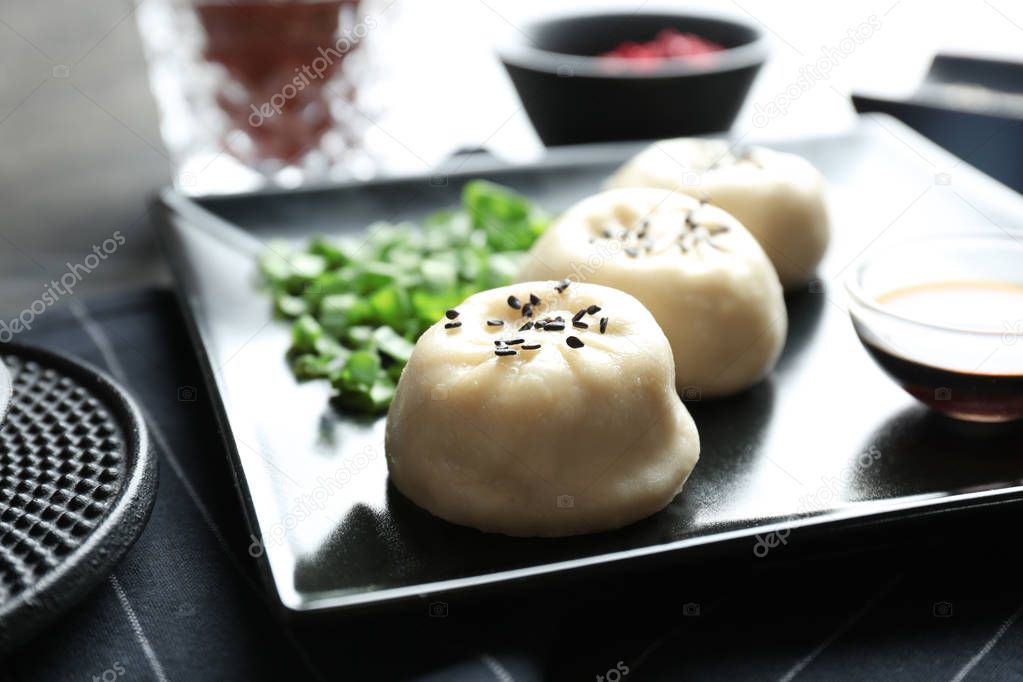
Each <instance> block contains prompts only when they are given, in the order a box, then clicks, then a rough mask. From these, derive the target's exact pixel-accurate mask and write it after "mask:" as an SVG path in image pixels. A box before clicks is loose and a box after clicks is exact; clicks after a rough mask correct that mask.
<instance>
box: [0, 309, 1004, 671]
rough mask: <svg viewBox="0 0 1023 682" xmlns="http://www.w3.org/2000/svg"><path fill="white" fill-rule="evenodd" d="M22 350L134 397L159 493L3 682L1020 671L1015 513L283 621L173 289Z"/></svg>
mask: <svg viewBox="0 0 1023 682" xmlns="http://www.w3.org/2000/svg"><path fill="white" fill-rule="evenodd" d="M20 340H21V341H24V342H30V343H35V344H39V345H42V346H45V347H48V348H53V349H57V350H60V351H63V352H66V353H71V354H73V355H75V356H77V357H79V358H82V359H84V360H86V361H87V362H90V363H92V364H93V365H95V366H97V367H99V368H101V369H103V370H105V371H106V372H108V373H110V374H111V375H112V376H114V377H116V378H117V379H118V380H119V381H121V382H122V383H123V384H124V385H125V386H126V387H127V388H128V389H129V391H131V392H132V393H133V394H134V395H135V397H136V398H137V399H138V401H139V403H140V404H141V405H142V407H143V410H144V412H145V413H146V417H147V420H148V422H149V424H150V426H151V429H152V432H153V436H154V441H155V444H156V447H157V449H158V457H159V462H160V486H159V491H158V494H157V501H156V505H155V508H154V511H153V515H152V518H151V520H150V522H149V526H148V527H147V529H146V530H145V532H144V533H143V535H142V537H141V539H140V540H139V541H138V543H137V544H136V545H135V546H134V547H133V548H132V549H131V550H129V552H128V554H127V556H126V558H125V559H124V561H123V562H122V563H121V564H120V565H119V566H118V568H117V569H116V570H115V571H114V573H113V574H112V575H111V576H110V577H109V578H108V579H107V580H106V581H105V582H103V583H101V586H100V587H99V588H97V589H96V590H95V591H93V592H92V593H91V594H90V595H89V596H88V597H87V598H86V599H85V600H84V601H83V602H82V603H80V604H79V605H78V606H77V607H75V608H74V609H73V610H71V611H70V612H69V613H68V614H67V616H66V617H64V618H62V619H61V620H60V622H58V623H57V624H55V625H54V626H52V627H51V628H49V629H48V630H46V631H45V632H44V633H42V634H41V635H39V636H38V637H36V638H35V639H34V640H32V641H30V642H29V643H28V644H26V645H25V646H24V647H23V648H21V649H20V650H18V651H16V652H15V653H14V654H13V655H11V656H10V657H8V659H7V660H6V661H0V679H2V680H19V681H20V680H26V681H27V680H32V681H35V680H68V679H122V678H123V679H126V680H134V679H140V680H150V679H155V680H183V679H188V680H199V679H217V680H259V679H322V680H327V679H331V680H333V679H340V680H346V679H359V680H364V679H372V680H391V679H395V680H403V679H422V680H497V681H498V682H508V681H509V680H515V681H518V682H523V681H527V680H543V679H550V680H575V679H579V680H590V679H597V680H600V679H603V680H608V681H609V682H610V681H614V680H619V679H625V680H630V681H631V680H690V679H727V680H746V679H749V680H761V679H769V680H770V679H777V680H792V679H797V680H853V679H906V680H942V679H947V680H961V679H969V680H983V679H1020V678H1023V623H1021V622H1019V620H1018V619H1019V616H1020V614H1021V612H1023V586H1021V585H1020V584H1019V576H1020V575H1021V574H1023V573H1021V568H1023V552H1021V550H1020V548H1019V543H1018V541H1017V537H1016V536H1017V533H1016V532H1015V522H1016V521H1017V520H1018V519H1019V515H1020V511H1019V508H1018V507H1015V506H1003V507H1000V508H992V509H989V510H981V511H977V512H971V513H970V514H969V515H965V516H964V515H946V517H944V518H939V519H930V520H928V521H926V522H922V523H920V524H917V525H915V526H910V527H900V528H899V529H898V530H893V531H892V532H890V533H889V532H880V533H879V532H877V531H874V532H872V533H870V534H865V535H861V536H857V535H848V534H846V535H843V536H842V538H841V539H840V540H829V539H828V538H823V539H815V540H813V542H812V544H811V543H810V542H809V541H801V540H799V539H798V538H796V537H793V538H791V540H790V541H789V542H787V543H785V544H779V545H777V546H776V547H774V548H772V549H771V550H770V552H769V553H768V554H767V556H766V557H763V558H758V557H756V556H755V555H754V554H753V553H752V552H750V551H749V547H748V546H744V547H743V548H742V549H741V551H731V550H729V551H728V552H727V553H722V554H721V555H720V556H712V557H707V558H704V559H701V561H700V563H699V564H693V563H687V564H664V563H654V564H651V565H650V566H647V567H642V568H640V569H638V570H636V571H630V572H621V571H615V572H609V573H605V574H600V575H596V576H592V577H588V578H586V579H585V580H578V579H572V580H570V581H558V582H549V583H545V584H542V585H540V586H538V587H537V588H535V589H532V590H529V591H519V592H518V593H516V594H515V596H514V597H512V596H510V594H507V593H500V592H495V593H488V594H486V595H479V594H470V595H465V596H460V595H452V596H451V597H449V598H445V599H442V602H443V604H444V607H443V609H437V608H434V609H432V610H431V609H430V608H429V606H428V605H427V604H425V603H423V604H413V605H405V606H401V607H395V608H389V609H386V610H383V611H373V612H364V613H350V614H344V615H342V616H338V617H333V618H331V619H324V620H322V621H319V622H302V623H287V622H284V621H282V620H280V618H279V616H278V614H277V612H276V610H275V609H274V608H273V607H272V605H271V604H269V603H268V602H267V601H266V599H265V597H264V596H263V595H264V594H265V591H264V590H263V589H262V586H260V585H259V584H257V581H258V580H259V577H258V576H257V572H256V570H255V563H254V561H253V560H252V558H251V557H250V556H249V553H248V549H249V546H250V544H251V542H252V539H251V538H250V537H249V535H248V531H247V529H246V527H245V524H244V521H243V519H242V514H241V510H240V507H239V504H238V498H237V494H236V491H235V489H234V485H233V481H232V479H231V476H230V473H229V470H228V466H227V461H226V458H225V456H224V452H223V446H222V443H221V440H220V435H219V434H218V433H217V428H216V425H215V423H214V420H213V415H212V410H211V406H210V397H209V396H207V395H205V394H204V392H203V391H202V390H201V389H197V390H196V391H195V392H190V391H187V390H186V391H183V392H182V391H181V390H180V389H181V388H182V387H186V388H187V387H192V388H194V387H199V386H201V385H202V383H201V380H200V374H199V371H198V367H197V365H196V362H195V357H194V353H193V351H192V349H191V347H190V345H189V342H188V339H187V337H186V335H185V332H184V329H183V322H182V319H181V317H180V314H179V312H178V310H177V307H176V304H175V302H174V300H173V297H172V295H171V294H170V293H169V292H166V291H162V290H143V291H137V292H132V293H127V294H118V295H116V296H113V297H107V298H103V299H99V300H95V299H93V300H85V301H75V302H74V303H73V304H72V305H71V306H69V307H67V308H66V309H62V310H55V311H52V312H51V313H50V314H48V315H47V316H45V317H43V318H41V319H40V322H39V324H38V325H37V326H36V327H35V328H34V329H33V330H32V331H31V332H28V333H26V334H25V335H23V337H22V338H21V339H20ZM189 398H194V399H189ZM431 611H432V613H431ZM441 614H444V615H441ZM626 669H627V670H628V673H627V674H626V673H625V670H626Z"/></svg>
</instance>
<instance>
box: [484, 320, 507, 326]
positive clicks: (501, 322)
mask: <svg viewBox="0 0 1023 682" xmlns="http://www.w3.org/2000/svg"><path fill="white" fill-rule="evenodd" d="M487 326H488V327H501V326H504V320H487Z"/></svg>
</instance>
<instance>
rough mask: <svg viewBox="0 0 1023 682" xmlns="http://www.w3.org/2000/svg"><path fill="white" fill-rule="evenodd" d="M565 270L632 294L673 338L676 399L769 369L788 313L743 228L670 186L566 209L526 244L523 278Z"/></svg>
mask: <svg viewBox="0 0 1023 682" xmlns="http://www.w3.org/2000/svg"><path fill="white" fill-rule="evenodd" d="M555 277H568V278H570V279H573V280H577V281H580V282H592V283H595V284H603V285H605V286H609V287H614V288H616V289H621V290H622V291H625V292H628V293H630V294H632V295H633V296H635V297H636V298H638V299H639V300H640V302H642V303H643V305H645V306H646V307H647V308H648V309H649V310H650V312H651V313H653V315H654V318H655V319H656V320H657V322H658V324H660V326H661V329H663V330H664V333H665V334H666V335H667V337H668V340H669V341H670V342H671V350H672V353H673V355H674V357H675V378H676V381H677V383H678V388H679V391H680V392H681V393H683V396H684V397H687V398H688V397H690V396H692V397H695V396H698V395H702V396H704V397H715V396H723V395H728V394H730V393H735V392H737V391H741V390H742V389H744V388H747V387H749V386H751V385H753V384H754V383H756V382H757V381H759V380H760V379H761V378H762V377H763V376H764V375H765V374H767V372H769V371H770V370H771V368H772V367H773V366H774V364H775V362H776V361H777V359H778V355H779V354H780V353H781V350H782V346H783V345H784V343H785V333H786V329H787V327H788V317H787V314H786V311H785V300H784V298H783V296H782V288H781V285H780V284H779V283H778V276H777V275H776V274H775V271H774V268H773V267H771V263H770V262H769V261H768V260H767V256H765V255H764V252H763V250H762V249H761V248H760V246H759V245H758V244H757V242H756V240H755V239H753V237H752V236H751V235H750V233H749V232H748V231H747V230H746V229H745V228H744V227H743V226H742V225H741V224H740V223H739V222H738V221H737V220H736V219H735V218H733V217H732V216H730V215H729V214H728V213H725V212H724V211H723V210H721V209H720V208H718V207H716V206H712V205H709V204H703V203H701V202H700V201H698V200H696V199H694V198H692V197H690V196H688V195H686V194H680V193H678V192H671V191H665V190H660V189H642V188H637V189H616V190H610V191H607V192H604V193H602V194H598V195H596V196H593V197H590V198H588V199H584V200H583V201H582V202H580V203H578V204H576V205H575V206H574V207H572V208H570V209H569V210H568V211H566V212H565V213H564V214H563V215H562V216H561V217H560V218H559V219H558V220H557V221H556V222H555V224H554V225H552V226H551V227H550V229H549V230H548V231H547V232H546V233H545V234H544V235H543V236H542V237H541V238H540V239H539V241H537V243H536V244H534V245H533V248H532V250H531V251H530V252H529V255H528V257H527V258H526V261H525V263H524V264H523V266H522V269H521V271H520V273H519V277H518V278H519V279H520V280H522V281H529V280H536V279H548V278H555Z"/></svg>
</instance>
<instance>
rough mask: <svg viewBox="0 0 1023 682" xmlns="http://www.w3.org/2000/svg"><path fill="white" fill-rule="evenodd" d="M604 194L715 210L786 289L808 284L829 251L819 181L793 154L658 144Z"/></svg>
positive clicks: (718, 143) (700, 142) (690, 141)
mask: <svg viewBox="0 0 1023 682" xmlns="http://www.w3.org/2000/svg"><path fill="white" fill-rule="evenodd" d="M607 186H608V187H609V188H616V187H659V188H663V189H675V190H678V191H680V192H684V193H686V194H690V195H692V196H694V197H696V198H705V199H706V200H707V201H709V202H711V203H713V204H715V205H717V206H720V207H721V208H723V209H724V210H726V211H728V212H729V213H731V214H732V215H733V216H735V217H736V218H737V219H738V220H739V222H741V223H742V224H743V225H744V226H746V228H747V229H749V231H750V232H752V233H753V236H754V237H756V238H757V241H758V242H760V245H761V246H762V247H763V248H764V251H765V252H766V253H767V255H768V257H769V258H770V259H771V263H772V264H773V265H774V268H775V270H777V271H778V278H779V279H780V280H781V283H782V285H783V286H784V287H785V288H786V289H791V288H793V287H796V286H798V285H800V284H803V283H804V282H806V281H807V280H808V279H810V277H811V276H812V275H813V272H814V270H815V268H816V267H817V264H818V263H819V262H820V260H821V258H823V256H824V251H825V249H826V248H827V245H828V237H829V228H828V214H827V210H826V207H825V204H824V180H823V178H822V177H821V174H820V173H819V172H817V170H816V169H815V168H814V167H813V166H811V165H810V163H809V162H807V161H806V160H805V159H802V158H800V157H798V156H796V155H794V154H786V153H783V152H776V151H772V150H770V149H766V148H764V147H749V148H747V149H745V150H744V151H741V152H739V153H738V154H735V153H732V151H731V150H730V148H729V146H728V143H727V142H725V141H723V140H704V139H699V138H679V139H675V140H663V141H661V142H656V143H654V144H653V145H651V146H650V147H648V148H647V149H645V150H643V151H642V152H640V153H639V154H638V155H636V156H635V157H634V158H632V159H631V160H630V161H628V162H627V163H626V164H625V165H624V166H622V167H621V169H619V170H618V171H617V172H616V173H615V174H614V175H612V176H611V178H610V179H609V180H608V182H607Z"/></svg>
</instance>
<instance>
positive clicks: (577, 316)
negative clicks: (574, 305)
mask: <svg viewBox="0 0 1023 682" xmlns="http://www.w3.org/2000/svg"><path fill="white" fill-rule="evenodd" d="M585 314H586V308H583V309H582V310H580V311H579V312H577V313H576V314H575V315H573V316H572V321H573V322H578V321H579V320H581V319H583V315H585Z"/></svg>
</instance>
